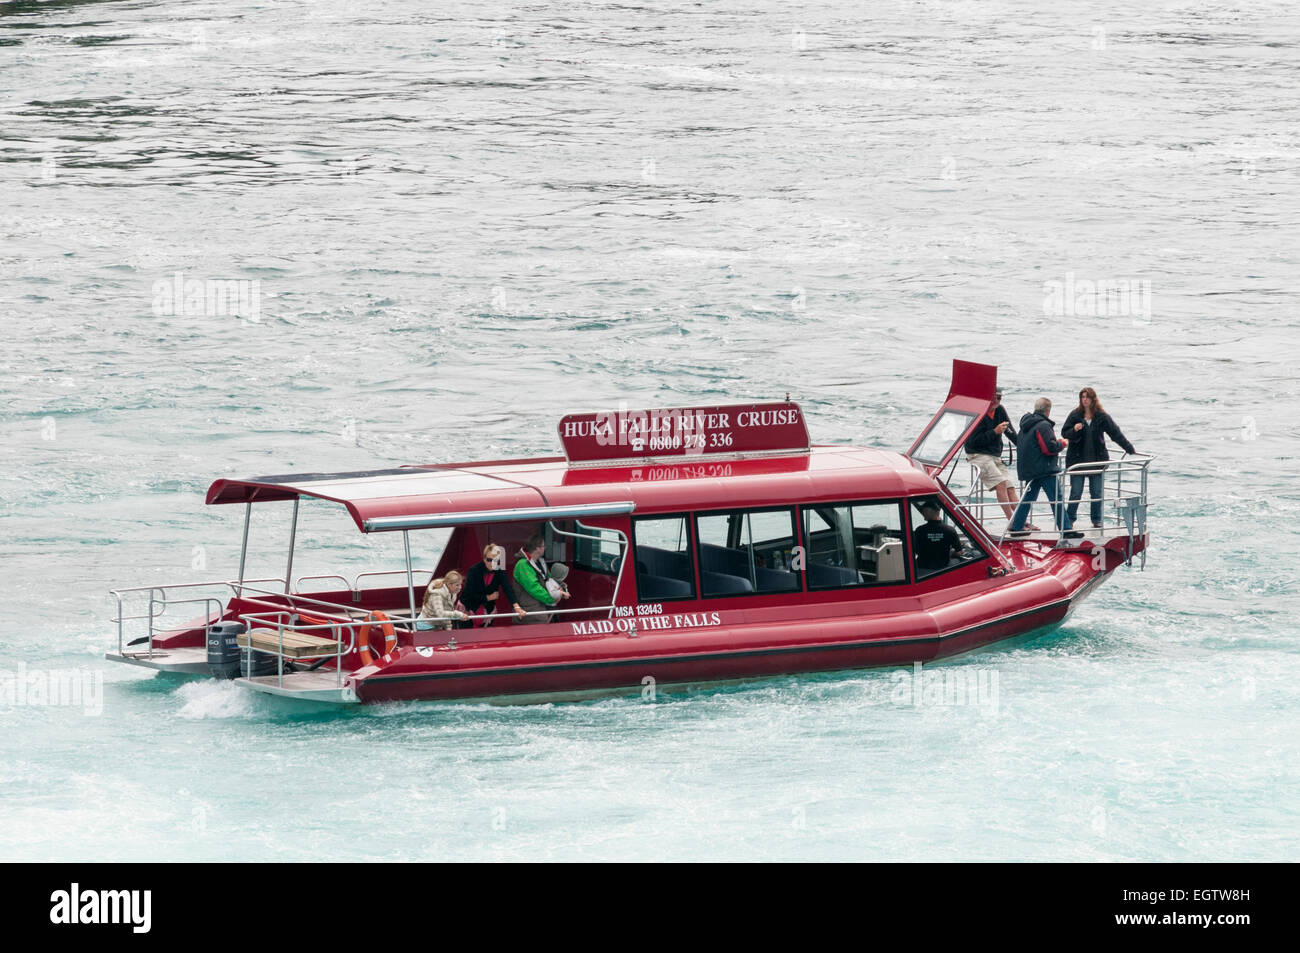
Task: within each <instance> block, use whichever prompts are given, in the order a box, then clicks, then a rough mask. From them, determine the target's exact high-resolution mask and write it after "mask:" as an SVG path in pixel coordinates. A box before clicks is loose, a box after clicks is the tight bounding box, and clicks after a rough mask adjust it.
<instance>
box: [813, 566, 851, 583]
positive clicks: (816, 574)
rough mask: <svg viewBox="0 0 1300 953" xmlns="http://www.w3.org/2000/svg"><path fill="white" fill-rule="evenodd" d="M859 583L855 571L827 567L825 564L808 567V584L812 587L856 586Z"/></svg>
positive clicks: (839, 567)
mask: <svg viewBox="0 0 1300 953" xmlns="http://www.w3.org/2000/svg"><path fill="white" fill-rule="evenodd" d="M861 581H862V580H861V579H860V578H859V577H858V574H857V572H856V571H855V570H853V569H846V568H845V567H843V566H827V565H826V564H825V563H811V564H809V566H808V582H809V584H810V585H813V586H856V585H858V584H859V583H861Z"/></svg>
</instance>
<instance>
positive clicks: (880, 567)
mask: <svg viewBox="0 0 1300 953" xmlns="http://www.w3.org/2000/svg"><path fill="white" fill-rule="evenodd" d="M803 520H804V524H803V526H804V529H803V532H804V537H803V538H804V547H805V549H806V551H807V573H808V588H809V589H843V588H847V587H853V586H875V585H882V584H887V583H900V582H907V555H906V550H905V549H904V543H903V515H902V508H901V507H900V505H899V504H898V503H896V502H890V503H853V504H850V503H814V504H809V505H806V506H804V508H803Z"/></svg>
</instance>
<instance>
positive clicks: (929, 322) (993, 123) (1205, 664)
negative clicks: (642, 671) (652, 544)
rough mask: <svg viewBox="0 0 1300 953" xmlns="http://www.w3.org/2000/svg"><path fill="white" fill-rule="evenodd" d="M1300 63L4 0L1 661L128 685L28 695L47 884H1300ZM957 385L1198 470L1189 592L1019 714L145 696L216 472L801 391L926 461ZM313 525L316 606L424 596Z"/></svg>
mask: <svg viewBox="0 0 1300 953" xmlns="http://www.w3.org/2000/svg"><path fill="white" fill-rule="evenodd" d="M1297 40H1300V24H1298V23H1297V19H1296V17H1295V16H1294V12H1293V10H1292V8H1291V5H1290V4H1286V3H1241V4H1234V3H1210V4H1200V3H1197V4H1192V3H1182V2H1170V3H1164V4H1143V3H1094V4H1086V3H1085V4H1070V5H1064V6H1060V7H1059V8H1058V7H1056V6H1053V5H1050V4H1048V5H1043V4H1033V3H1006V2H996V0H995V2H979V3H976V2H882V3H873V4H869V5H864V4H856V3H847V2H835V3H814V4H811V5H801V6H800V7H799V8H798V9H797V10H796V9H794V8H792V7H789V5H786V4H779V3H774V2H770V0H759V2H751V3H745V4H737V3H709V4H685V3H655V2H650V3H646V4H641V5H623V4H616V3H599V2H590V3H578V4H566V5H549V4H531V5H525V6H522V7H520V6H516V5H506V4H486V5H485V4H470V3H461V4H457V3H448V4H423V3H416V2H409V0H407V2H387V3H384V2H380V3H372V4H367V5H364V6H358V5H356V4H343V3H340V2H337V0H319V2H284V3H277V4H269V5H267V4H253V3H247V2H243V0H233V2H224V3H220V4H217V3H202V2H199V3H185V4H179V3H148V2H97V3H96V2H58V0H54V2H46V3H37V2H7V3H3V2H0V188H2V189H3V197H4V201H3V203H2V204H0V238H2V243H0V315H2V318H3V327H4V335H5V338H6V346H5V347H4V348H3V350H2V351H0V371H2V375H3V376H2V377H0V395H2V396H3V401H4V404H3V414H0V446H2V447H3V451H2V452H3V454H4V466H3V467H2V468H0V503H2V504H3V530H2V531H0V558H2V559H3V578H4V580H5V582H4V587H5V588H4V593H5V604H6V606H7V611H6V612H5V613H4V616H3V621H2V622H0V667H2V668H3V669H4V670H5V671H6V672H10V673H15V672H18V673H21V672H32V671H35V672H43V671H49V670H52V669H68V668H78V669H81V670H84V671H85V672H87V673H102V677H103V679H104V684H103V693H102V697H101V698H99V703H98V705H97V707H98V708H100V709H101V711H100V713H99V714H98V715H86V714H84V713H83V712H82V711H81V710H80V709H70V708H59V707H51V706H48V705H40V704H31V703H28V704H21V705H13V704H11V705H8V706H0V727H2V728H3V732H2V735H3V739H4V740H3V742H0V744H2V745H3V752H4V756H3V759H0V805H2V806H3V810H2V811H0V850H2V851H3V855H4V856H5V857H7V858H23V859H47V858H49V859H81V858H94V859H127V858H129V859H148V858H164V859H241V858H265V859H300V858H303V859H306V858H321V857H329V858H343V859H348V858H354V859H367V858H384V859H389V858H477V859H496V858H510V859H516V858H596V857H620V858H648V859H660V858H677V857H690V858H744V859H752V858H867V859H931V858H933V859H969V858H976V859H986V858H987V859H1019V858H1023V859H1035V860H1039V859H1083V860H1094V859H1095V860H1129V859H1138V860H1153V859H1172V860H1202V859H1283V858H1291V857H1294V855H1295V852H1296V847H1297V843H1298V841H1300V837H1298V836H1297V821H1298V820H1300V818H1298V813H1300V812H1298V811H1297V798H1296V793H1295V792H1296V791H1297V790H1300V786H1298V782H1300V777H1298V775H1300V768H1298V766H1300V741H1298V739H1297V728H1296V725H1297V715H1298V714H1300V687H1298V686H1300V663H1298V661H1297V654H1296V644H1297V643H1296V637H1297V625H1296V623H1295V613H1296V611H1297V608H1300V601H1298V600H1297V598H1296V582H1295V575H1296V568H1297V565H1298V563H1300V560H1298V558H1297V557H1298V556H1300V540H1298V539H1297V531H1296V521H1297V515H1298V514H1297V511H1298V510H1300V493H1298V492H1297V491H1298V487H1297V480H1296V476H1295V471H1296V464H1297V461H1296V445H1297V444H1296V438H1297V426H1296V420H1297V419H1300V399H1298V398H1297V384H1296V373H1295V366H1296V359H1297V357H1300V346H1298V342H1297V331H1296V329H1295V326H1296V323H1297V320H1296V310H1297V308H1296V305H1297V300H1296V299H1297V294H1296V278H1297V252H1296V249H1297V247H1300V242H1298V241H1297V239H1298V238H1300V224H1298V223H1300V201H1298V200H1297V188H1296V186H1297V181H1296V178H1297V176H1296V173H1297V167H1298V166H1300V160H1298V156H1300V134H1298V133H1297V129H1300V109H1298V108H1297V105H1296V99H1295V96H1294V77H1295V75H1296V72H1295V71H1296V68H1297V65H1300V64H1298V62H1297V60H1298V59H1300V57H1298V55H1297ZM178 274H179V275H180V276H181V281H182V282H187V281H191V280H197V281H200V282H209V281H218V280H222V281H224V280H236V281H244V282H257V285H255V286H254V285H251V284H248V285H245V286H244V288H246V289H250V290H251V289H253V288H256V291H257V294H258V296H259V297H258V305H259V310H258V311H257V312H256V313H255V314H252V315H250V316H249V317H248V318H246V319H244V320H241V319H240V318H239V317H237V316H232V315H228V314H225V313H221V310H220V309H219V308H210V307H208V306H207V304H206V301H205V302H204V306H203V307H201V308H193V309H191V308H188V307H186V306H185V304H184V302H183V301H182V302H180V303H179V304H178V303H177V302H175V301H169V300H168V296H167V292H166V289H167V288H168V287H169V283H170V282H173V281H174V280H175V276H177V275H178ZM1099 281H1100V282H1115V283H1125V284H1118V285H1117V286H1116V287H1117V288H1120V289H1123V293H1117V294H1116V295H1112V297H1111V298H1110V299H1103V301H1109V302H1110V306H1109V307H1106V308H1103V309H1102V310H1103V311H1105V312H1106V313H1103V314H1094V313H1090V312H1091V311H1093V310H1096V309H1095V307H1094V305H1095V303H1096V301H1097V298H1096V297H1090V296H1089V295H1088V293H1087V289H1088V287H1089V286H1088V284H1087V283H1088V282H1099ZM160 282H161V284H159V283H160ZM1053 282H1059V283H1060V284H1059V285H1053V284H1052V283H1053ZM182 287H184V285H182ZM1065 287H1069V288H1071V289H1072V290H1071V292H1070V293H1069V295H1068V296H1067V295H1065V294H1064V293H1063V292H1062V291H1061V289H1063V288H1065ZM954 356H956V357H965V358H970V359H975V360H985V361H989V362H992V363H997V364H999V365H1000V368H1001V370H1000V375H1001V380H1002V381H1003V383H1004V384H1005V385H1006V386H1007V387H1008V404H1009V405H1010V406H1011V408H1012V409H1013V410H1015V411H1016V412H1017V413H1019V412H1020V411H1022V410H1024V409H1027V407H1028V404H1029V403H1030V402H1031V401H1032V398H1033V397H1034V396H1036V395H1038V394H1040V393H1045V394H1049V395H1051V396H1053V397H1055V398H1056V400H1057V403H1058V413H1057V418H1058V419H1061V418H1063V416H1064V411H1065V410H1068V407H1069V406H1070V404H1071V403H1072V402H1071V401H1070V396H1071V395H1072V394H1073V393H1075V392H1076V391H1077V389H1078V387H1079V386H1081V385H1083V384H1092V385H1093V386H1095V387H1096V388H1097V389H1098V391H1099V392H1100V394H1101V396H1102V399H1103V401H1104V402H1105V404H1106V406H1107V408H1108V409H1109V410H1110V411H1111V412H1112V413H1113V415H1114V416H1115V417H1116V419H1117V420H1118V421H1119V423H1120V424H1121V426H1122V427H1123V428H1124V429H1125V431H1126V432H1127V433H1128V435H1129V436H1130V437H1131V439H1132V440H1133V441H1134V443H1135V444H1136V445H1137V446H1138V448H1139V449H1140V450H1145V451H1151V452H1155V453H1157V454H1159V460H1158V462H1157V469H1156V475H1155V477H1154V482H1153V492H1154V495H1155V497H1156V507H1155V511H1154V513H1153V530H1154V533H1155V544H1154V546H1153V550H1152V552H1151V558H1150V561H1149V563H1148V568H1147V570H1146V572H1145V573H1143V574H1138V573H1136V572H1133V571H1121V572H1119V573H1117V574H1116V575H1115V577H1114V578H1113V579H1112V580H1111V581H1110V582H1108V583H1107V585H1106V586H1104V587H1103V588H1102V589H1101V590H1099V591H1098V592H1097V594H1096V595H1095V597H1094V598H1093V599H1091V600H1090V601H1089V602H1088V603H1086V604H1085V606H1084V607H1083V608H1082V609H1081V611H1080V612H1079V613H1078V614H1077V615H1076V616H1074V617H1073V618H1072V619H1071V621H1070V622H1069V623H1068V624H1067V626H1066V627H1065V628H1064V629H1062V630H1061V631H1060V632H1059V633H1057V634H1055V635H1052V636H1050V637H1046V638H1043V639H1040V640H1038V641H1036V642H1032V643H1028V644H1024V645H1017V646H1015V647H1011V648H1004V649H1000V650H997V651H994V652H990V653H985V654H981V655H979V656H974V657H971V658H969V659H966V660H963V661H961V662H958V663H956V665H957V666H959V667H962V666H964V667H975V668H980V669H989V668H991V669H992V670H993V671H994V672H996V674H997V676H998V681H997V685H998V693H997V698H996V703H995V704H982V705H966V706H943V705H934V704H924V703H923V704H920V705H915V704H912V702H911V699H910V696H908V695H907V693H906V691H903V692H901V693H900V691H899V685H900V679H901V676H899V675H897V674H895V673H889V672H874V673H849V674H838V675H830V676H827V675H818V676H808V677H798V678H786V679H780V680H776V681H770V682H765V683H762V684H759V685H757V686H754V687H749V688H738V689H729V690H717V691H706V692H698V693H695V694H691V695H678V696H670V697H666V698H665V697H661V698H659V700H658V701H656V702H655V703H654V704H647V703H645V702H643V701H641V700H639V699H620V700H607V701H599V702H591V703H584V704H576V705H564V706H535V707H515V708H492V707H488V706H481V705H465V706H445V707H439V706H429V705H398V706H384V707H378V708H371V709H366V710H360V711H356V710H350V711H345V712H334V711H329V710H325V711H304V710H301V709H298V708H295V707H294V706H292V705H289V704H286V703H282V702H278V701H276V700H274V699H266V698H258V697H250V696H249V695H248V694H247V693H243V692H240V691H238V690H237V689H235V688H234V687H232V686H230V685H220V684H216V683H212V682H206V681H194V682H188V683H184V682H181V683H177V682H171V681H167V680H165V679H162V678H151V677H149V676H148V675H146V674H145V673H136V672H133V671H130V670H126V669H123V668H121V667H119V666H113V667H112V668H111V669H110V666H109V663H106V662H102V661H99V659H100V657H101V655H102V652H103V651H104V650H105V649H106V648H107V647H109V646H110V645H111V644H113V642H114V641H115V633H114V631H113V628H112V626H110V625H109V624H108V622H107V621H106V619H107V618H108V617H109V616H110V615H111V610H112V606H111V605H110V603H109V602H108V601H107V600H106V598H105V593H106V591H107V590H108V589H109V588H110V587H112V586H115V585H140V584H144V583H152V582H165V581H182V580H198V579H204V578H213V577H227V576H229V575H231V574H232V573H233V572H234V568H235V565H236V561H237V555H238V542H239V540H238V535H239V532H238V525H237V523H238V519H237V513H236V509H237V508H234V507H229V508H225V507H213V508H210V509H205V508H204V507H203V506H202V498H203V492H204V490H205V489H206V487H207V485H208V483H209V482H210V481H211V480H212V479H214V478H215V477H217V476H221V475H236V476H245V475H253V474H258V473H268V472H286V471H291V470H295V469H302V470H329V469H356V468H367V467H371V466H375V465H387V464H396V463H404V462H426V461H435V460H451V459H472V458H480V459H481V458H487V457H497V456H508V455H524V454H531V453H539V452H545V453H549V452H553V451H554V450H555V449H556V441H555V437H554V429H553V428H554V422H555V421H556V420H557V419H558V418H559V417H560V416H561V415H562V414H563V413H565V412H568V411H572V410H576V409H590V408H598V407H604V406H612V405H615V404H617V402H619V401H627V402H629V403H630V404H632V405H634V406H635V405H651V406H654V405H658V406H663V405H671V404H676V403H686V402H695V403H698V402H706V401H723V400H740V399H747V398H773V397H779V396H783V395H784V394H785V393H786V392H789V393H790V394H791V395H792V397H793V398H794V399H797V400H800V401H801V402H802V403H803V405H804V407H805V408H806V410H807V411H808V414H809V416H810V419H811V426H812V430H813V436H814V439H815V440H817V441H821V442H858V443H866V444H869V445H878V446H884V447H890V448H903V447H905V446H906V445H907V443H908V442H909V441H910V439H911V437H913V436H914V435H915V433H916V432H917V430H918V429H919V427H920V426H921V425H922V423H923V422H924V420H925V419H927V417H928V415H929V413H930V412H932V411H933V410H934V408H935V407H936V406H937V405H938V403H939V401H940V400H941V399H942V397H943V395H944V393H946V385H947V375H948V366H949V362H950V360H951V358H952V357H954ZM272 509H274V508H272ZM284 527H285V514H284V513H281V512H279V511H275V512H272V513H270V514H268V515H267V517H266V518H265V519H262V520H260V521H259V522H258V523H256V524H255V526H254V552H255V556H254V559H253V565H252V566H251V568H252V569H253V570H255V571H257V572H258V573H259V574H261V573H266V574H270V575H277V574H279V572H281V571H282V560H283V530H284ZM302 534H303V535H302V538H301V542H302V545H301V546H300V549H299V554H298V562H297V564H296V567H295V569H296V571H297V572H323V571H334V570H337V569H338V568H339V567H340V566H346V567H348V571H349V572H354V571H358V570H360V569H363V568H374V567H377V568H389V567H391V566H394V565H396V564H397V560H398V557H399V552H398V550H397V549H396V548H394V545H395V544H393V543H392V541H383V542H376V543H373V544H371V543H367V542H365V541H363V540H361V539H360V538H359V537H358V536H357V534H355V533H348V532H346V524H344V523H342V522H341V521H340V520H339V519H338V518H337V515H336V514H334V513H332V512H331V511H330V510H329V509H328V508H326V507H316V508H313V507H304V520H303V525H302ZM372 546H373V547H374V548H371V547H372ZM417 555H418V557H419V558H420V559H421V560H422V561H426V562H427V561H429V560H430V559H431V558H432V556H433V555H434V553H433V552H432V550H431V549H430V548H429V547H428V546H424V548H423V551H421V552H419V553H417ZM23 666H26V669H24V668H23ZM11 700H12V699H11ZM28 701H29V702H30V701H31V700H30V699H28ZM303 805H311V810H304V809H302V806H303ZM367 816H369V817H373V818H374V821H375V823H373V824H371V825H365V826H363V825H360V824H359V819H362V818H365V817H367Z"/></svg>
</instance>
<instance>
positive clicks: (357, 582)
mask: <svg viewBox="0 0 1300 953" xmlns="http://www.w3.org/2000/svg"><path fill="white" fill-rule="evenodd" d="M411 573H412V574H413V575H424V574H425V573H428V576H429V581H430V582H432V581H433V570H431V569H412V570H411ZM399 575H400V576H405V575H406V570H405V569H383V570H379V571H377V572H360V573H357V577H356V579H354V580H353V581H352V591H353V592H360V591H361V580H362V579H363V578H364V577H366V576H399Z"/></svg>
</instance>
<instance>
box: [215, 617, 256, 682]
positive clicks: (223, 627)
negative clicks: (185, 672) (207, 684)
mask: <svg viewBox="0 0 1300 953" xmlns="http://www.w3.org/2000/svg"><path fill="white" fill-rule="evenodd" d="M246 629H247V627H246V626H245V625H244V623H242V622H218V623H216V624H214V625H211V626H209V627H208V671H209V672H211V673H212V677H213V678H235V677H236V676H237V675H239V655H240V649H239V642H238V638H239V636H240V635H242V634H243V633H244V632H245V631H246Z"/></svg>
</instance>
